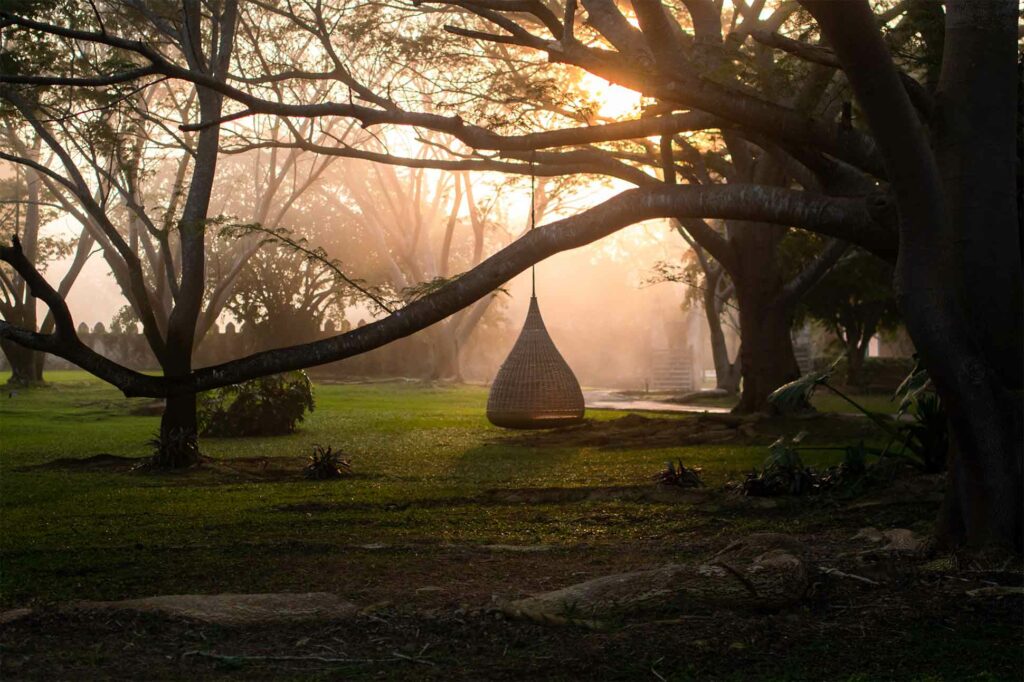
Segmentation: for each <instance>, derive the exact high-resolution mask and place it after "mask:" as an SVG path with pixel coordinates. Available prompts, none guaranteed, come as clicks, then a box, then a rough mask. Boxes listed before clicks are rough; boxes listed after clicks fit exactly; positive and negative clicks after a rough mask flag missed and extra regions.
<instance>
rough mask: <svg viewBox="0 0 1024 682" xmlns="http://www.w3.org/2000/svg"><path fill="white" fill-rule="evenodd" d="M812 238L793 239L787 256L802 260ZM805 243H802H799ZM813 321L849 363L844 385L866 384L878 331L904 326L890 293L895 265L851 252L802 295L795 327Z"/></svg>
mask: <svg viewBox="0 0 1024 682" xmlns="http://www.w3.org/2000/svg"><path fill="white" fill-rule="evenodd" d="M808 241H813V240H812V239H808V238H803V239H801V238H799V237H798V238H795V239H792V240H790V243H788V244H784V245H783V248H784V251H785V252H786V254H787V257H795V258H799V252H800V251H802V250H804V249H805V248H807V247H808V246H810V247H811V248H814V247H813V245H809V244H807V243H806V242H808ZM801 242H802V243H801ZM806 318H809V319H811V320H814V321H815V322H818V323H819V324H821V325H822V326H824V327H825V329H827V330H828V331H829V333H831V334H832V335H833V337H834V338H835V340H836V341H837V342H838V344H839V346H840V348H841V349H842V353H843V356H844V357H845V358H846V384H847V385H848V386H863V385H864V371H863V370H864V360H865V358H866V357H867V353H868V346H869V344H870V342H871V339H873V338H874V337H875V336H876V335H877V334H878V333H879V332H885V331H895V330H896V329H897V328H898V327H899V326H900V322H901V320H900V313H899V307H898V306H897V304H896V297H895V295H894V294H893V291H892V266H891V265H889V264H888V263H886V262H885V261H883V260H881V259H879V258H877V257H875V256H872V255H871V254H869V253H867V252H865V251H863V250H861V249H856V250H853V251H851V252H849V253H847V254H846V255H845V256H844V257H843V258H842V259H840V261H839V262H838V263H837V264H836V265H835V266H833V267H832V269H831V270H829V272H828V274H826V275H825V276H824V277H822V279H821V280H820V281H819V282H818V283H817V284H815V285H814V286H813V287H812V288H811V289H810V291H808V292H807V294H805V295H804V297H803V299H802V300H801V302H800V305H799V307H798V309H797V322H798V323H799V322H800V321H801V320H802V319H806Z"/></svg>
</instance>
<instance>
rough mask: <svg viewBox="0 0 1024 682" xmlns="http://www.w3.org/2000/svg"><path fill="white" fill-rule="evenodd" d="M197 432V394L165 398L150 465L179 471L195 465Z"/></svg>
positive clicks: (197, 457)
mask: <svg viewBox="0 0 1024 682" xmlns="http://www.w3.org/2000/svg"><path fill="white" fill-rule="evenodd" d="M198 432H199V428H198V423H197V420H196V394H195V393H182V394H178V395H173V396H170V397H168V398H167V404H166V406H165V407H164V413H163V416H162V417H161V418H160V440H159V443H158V444H157V448H156V452H154V453H153V465H154V466H156V467H158V468H161V469H180V468H183V467H189V466H193V465H195V464H198V463H199V461H200V454H199V441H198V437H197V434H198Z"/></svg>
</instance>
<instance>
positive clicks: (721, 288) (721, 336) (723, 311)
mask: <svg viewBox="0 0 1024 682" xmlns="http://www.w3.org/2000/svg"><path fill="white" fill-rule="evenodd" d="M677 229H678V230H679V234H680V235H682V237H683V239H684V240H686V243H687V244H688V245H689V246H690V250H689V251H687V252H686V253H685V254H684V258H688V261H687V262H685V263H684V264H682V265H678V264H673V263H667V262H665V261H659V262H658V263H656V264H655V267H654V270H655V276H654V277H653V278H652V279H651V280H650V282H651V283H658V282H677V283H680V284H685V285H687V287H689V288H688V290H687V294H686V297H685V302H684V305H687V306H695V305H699V306H700V307H701V309H703V310H704V318H705V320H706V321H707V323H708V336H709V342H710V344H711V358H712V361H713V362H714V365H715V388H716V389H718V390H719V391H724V392H725V393H726V394H728V395H738V394H739V391H740V379H741V373H740V362H739V353H737V354H736V357H735V358H732V359H731V358H730V353H729V347H728V344H727V343H726V339H725V329H724V324H723V319H728V324H729V325H730V326H731V327H732V328H733V329H734V330H736V331H739V321H738V320H737V319H736V317H735V314H734V312H735V308H736V305H735V296H736V289H735V287H734V286H733V285H732V281H731V280H730V279H729V276H728V274H727V273H726V272H725V270H724V269H723V268H722V267H721V266H720V265H718V263H716V262H715V261H714V260H713V259H712V258H710V257H709V256H708V255H707V254H706V253H705V252H704V249H703V247H701V245H700V244H698V243H697V242H696V241H694V240H693V238H692V237H690V235H689V233H688V232H686V230H684V229H683V228H682V226H678V228H677Z"/></svg>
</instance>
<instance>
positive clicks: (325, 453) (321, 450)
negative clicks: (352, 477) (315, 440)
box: [302, 445, 352, 481]
mask: <svg viewBox="0 0 1024 682" xmlns="http://www.w3.org/2000/svg"><path fill="white" fill-rule="evenodd" d="M302 473H303V475H304V476H305V477H306V478H308V479H312V480H314V481H326V480H329V479H333V478H341V477H342V476H345V475H348V474H351V473H352V463H351V462H349V460H347V459H342V457H341V453H340V452H334V450H333V449H332V448H331V447H330V446H327V447H326V448H325V447H323V446H322V445H314V446H313V454H312V455H310V456H309V463H308V464H307V465H306V468H305V469H303V470H302Z"/></svg>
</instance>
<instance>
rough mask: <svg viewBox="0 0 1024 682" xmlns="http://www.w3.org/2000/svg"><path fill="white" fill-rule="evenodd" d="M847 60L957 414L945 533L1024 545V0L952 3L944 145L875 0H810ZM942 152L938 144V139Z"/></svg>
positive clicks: (932, 365)
mask: <svg viewBox="0 0 1024 682" xmlns="http://www.w3.org/2000/svg"><path fill="white" fill-rule="evenodd" d="M804 4H806V5H807V6H808V7H809V8H810V9H811V11H812V12H813V13H814V15H815V16H816V17H817V19H818V21H819V24H820V25H821V27H822V30H823V31H824V33H825V35H826V36H827V37H828V38H829V41H830V42H831V43H832V44H833V47H834V48H835V50H836V54H837V56H838V57H839V59H840V61H841V62H842V63H843V66H844V69H845V70H846V72H847V74H848V76H849V78H850V83H851V85H852V86H853V90H854V92H855V94H856V96H857V98H858V100H859V101H860V104H861V106H862V109H863V110H864V112H865V114H866V116H867V119H868V123H869V125H870V126H871V129H872V132H873V133H874V134H875V138H876V140H877V142H878V147H879V150H880V152H881V153H882V155H883V156H884V158H885V164H886V169H887V171H888V174H889V176H890V180H891V181H892V184H893V189H894V191H895V194H896V199H897V203H898V207H899V213H900V251H899V260H898V262H897V267H896V291H897V297H898V299H899V301H900V305H901V308H902V311H903V314H904V318H905V321H906V324H907V330H908V331H909V332H910V335H911V338H912V339H913V341H914V345H915V346H916V347H917V349H918V352H919V353H920V355H921V358H922V360H923V361H924V364H925V366H926V367H927V369H928V371H929V373H930V374H931V376H932V378H933V380H934V381H935V384H936V387H937V388H938V390H939V393H940V395H941V396H942V399H943V401H944V404H945V406H946V409H947V411H948V412H949V415H950V425H951V430H952V436H953V438H952V439H951V440H952V451H951V453H950V455H951V456H950V492H949V494H948V495H947V498H946V501H945V503H944V505H943V511H942V516H941V518H940V523H939V539H940V540H941V541H943V542H944V543H946V544H948V545H961V544H966V545H971V546H984V545H1004V546H1010V547H1015V548H1017V549H1018V550H1019V549H1021V547H1022V544H1024V537H1022V536H1024V490H1022V485H1024V481H1022V459H1024V457H1022V447H1024V445H1022V440H1024V425H1022V405H1021V391H1020V389H1021V381H1022V370H1021V367H1022V363H1021V353H1022V352H1024V350H1022V348H1024V338H1022V332H1021V324H1022V315H1024V311H1022V309H1021V308H1022V306H1021V294H1022V290H1021V283H1022V277H1021V250H1020V247H1021V243H1020V239H1021V236H1020V231H1019V225H1018V221H1017V202H1016V195H1017V192H1019V191H1021V190H1020V188H1019V187H1016V186H1015V185H1014V179H1015V177H1016V166H1015V164H1016V160H1015V159H1014V158H1013V155H1014V154H1015V142H1016V136H1017V126H1018V125H1019V124H1020V121H1018V120H1017V119H1016V117H1017V96H1018V83H1017V77H1018V75H1017V68H1016V62H1017V52H1016V50H1017V47H1016V44H1017V7H1016V3H1015V2H1014V1H1013V0H1002V1H1000V2H996V1H994V0H993V1H992V2H974V1H969V0H949V1H948V2H947V4H946V41H945V53H944V56H943V67H942V77H941V79H940V91H939V93H938V95H937V97H936V104H937V111H936V116H935V120H934V121H933V128H934V137H933V140H932V144H929V140H928V139H927V137H926V135H925V131H924V130H923V127H922V126H921V124H920V122H919V120H918V116H917V113H916V112H915V110H914V109H913V107H912V106H911V104H910V101H909V99H908V98H907V96H906V92H905V90H904V89H903V86H902V84H901V83H900V81H899V77H898V74H897V73H896V71H895V69H894V68H893V65H892V60H891V57H890V55H889V54H888V50H887V49H886V47H885V45H884V43H883V42H882V39H881V37H880V36H879V35H878V32H877V28H876V26H875V23H874V22H875V18H874V15H873V14H872V13H871V10H870V8H869V7H868V5H867V3H834V2H826V1H820V0H813V1H812V0H804ZM933 149H934V150H935V151H934V154H933V151H932V150H933Z"/></svg>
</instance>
